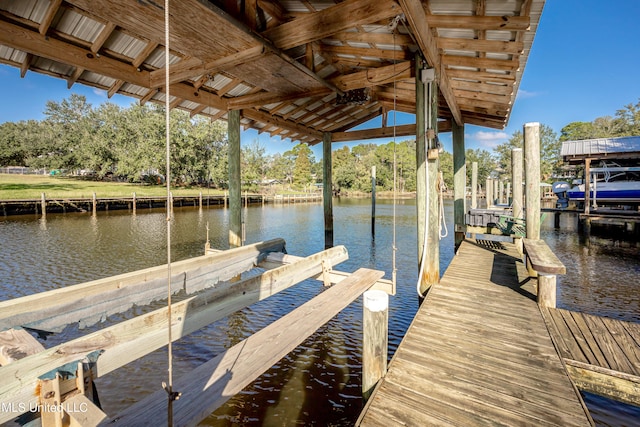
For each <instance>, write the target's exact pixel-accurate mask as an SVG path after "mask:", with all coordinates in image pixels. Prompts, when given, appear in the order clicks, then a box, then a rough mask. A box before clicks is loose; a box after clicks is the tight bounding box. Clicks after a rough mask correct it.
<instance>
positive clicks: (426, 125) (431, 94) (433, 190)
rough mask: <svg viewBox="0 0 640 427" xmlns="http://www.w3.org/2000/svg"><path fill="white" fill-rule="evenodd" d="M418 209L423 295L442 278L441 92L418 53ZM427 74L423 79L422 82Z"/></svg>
mask: <svg viewBox="0 0 640 427" xmlns="http://www.w3.org/2000/svg"><path fill="white" fill-rule="evenodd" d="M415 64H416V65H415V66H416V76H419V78H416V181H417V182H416V210H417V215H416V216H417V228H418V266H419V271H420V272H422V273H421V276H420V277H419V278H418V280H419V289H420V294H421V295H424V294H426V292H427V291H428V290H429V288H430V287H431V285H433V284H435V283H438V282H439V281H440V248H439V245H438V244H437V242H438V240H439V229H438V225H439V222H438V215H439V209H438V207H439V204H438V190H437V185H436V183H437V180H438V149H437V147H435V136H436V132H435V131H436V129H435V128H436V127H437V122H438V120H437V109H438V95H437V92H438V90H437V85H436V82H435V81H427V80H428V77H427V76H424V74H427V73H423V71H424V72H426V71H427V70H423V59H422V58H421V57H420V55H419V54H416V61H415ZM423 77H424V81H423Z"/></svg>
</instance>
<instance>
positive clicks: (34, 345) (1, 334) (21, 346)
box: [0, 328, 44, 366]
mask: <svg viewBox="0 0 640 427" xmlns="http://www.w3.org/2000/svg"><path fill="white" fill-rule="evenodd" d="M42 350H44V347H43V346H42V344H40V342H39V341H38V340H37V339H35V338H34V337H33V336H32V335H31V334H30V333H29V332H27V331H25V330H24V329H13V328H12V329H7V330H6V331H0V366H6V365H8V364H9V363H11V362H15V361H16V360H20V359H22V358H23V357H27V356H31V355H32V354H36V353H40V352H41V351H42Z"/></svg>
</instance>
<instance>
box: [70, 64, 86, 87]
mask: <svg viewBox="0 0 640 427" xmlns="http://www.w3.org/2000/svg"><path fill="white" fill-rule="evenodd" d="M82 73H84V68H82V67H76V69H75V70H73V74H71V76H70V77H69V78H67V89H71V86H73V84H74V83H75V82H76V81H78V79H79V78H80V76H81V75H82Z"/></svg>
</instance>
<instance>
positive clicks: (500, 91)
mask: <svg viewBox="0 0 640 427" xmlns="http://www.w3.org/2000/svg"><path fill="white" fill-rule="evenodd" d="M451 87H452V88H453V91H454V92H455V91H456V90H463V91H475V92H485V93H491V94H494V95H507V96H509V97H512V96H513V95H514V90H513V84H506V85H505V84H499V85H497V84H489V83H478V82H470V81H465V80H455V79H451Z"/></svg>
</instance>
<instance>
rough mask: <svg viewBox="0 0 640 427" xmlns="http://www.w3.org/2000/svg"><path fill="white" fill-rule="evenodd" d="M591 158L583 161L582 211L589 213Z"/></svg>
mask: <svg viewBox="0 0 640 427" xmlns="http://www.w3.org/2000/svg"><path fill="white" fill-rule="evenodd" d="M590 204H591V159H585V161H584V213H585V215H589V213H590V209H591V207H590V206H589V205H590Z"/></svg>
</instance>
